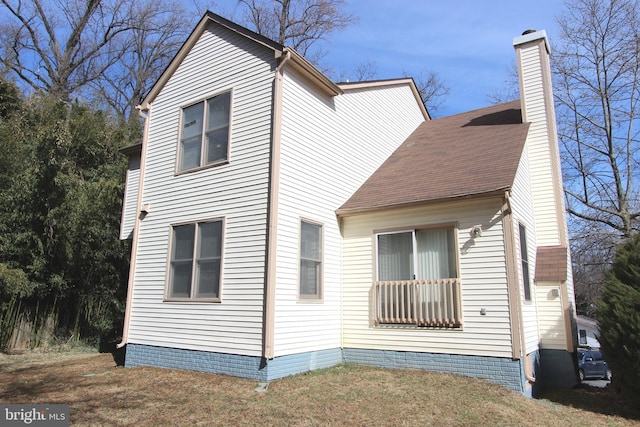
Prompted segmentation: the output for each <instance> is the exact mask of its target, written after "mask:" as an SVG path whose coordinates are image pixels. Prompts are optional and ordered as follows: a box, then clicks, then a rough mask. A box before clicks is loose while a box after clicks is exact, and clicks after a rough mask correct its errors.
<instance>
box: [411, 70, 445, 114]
mask: <svg viewBox="0 0 640 427" xmlns="http://www.w3.org/2000/svg"><path fill="white" fill-rule="evenodd" d="M405 74H406V73H405ZM413 80H414V81H415V83H416V88H417V89H418V93H420V98H422V102H423V103H424V105H425V107H427V110H429V112H430V113H432V114H433V113H436V112H438V111H439V110H440V108H441V107H442V104H443V103H444V101H445V98H446V96H447V95H449V91H450V89H449V87H448V86H447V85H446V83H445V82H444V80H442V78H441V77H440V75H439V74H438V73H436V72H435V71H433V70H422V71H420V73H419V74H418V75H417V76H414V77H413Z"/></svg>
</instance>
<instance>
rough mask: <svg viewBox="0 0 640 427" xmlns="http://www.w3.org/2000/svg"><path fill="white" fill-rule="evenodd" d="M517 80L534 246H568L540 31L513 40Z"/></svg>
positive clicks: (548, 72)
mask: <svg viewBox="0 0 640 427" xmlns="http://www.w3.org/2000/svg"><path fill="white" fill-rule="evenodd" d="M513 46H514V48H515V50H516V56H517V63H518V76H519V80H520V102H521V105H522V121H523V122H529V123H531V125H530V128H529V135H528V137H527V148H528V156H529V173H530V175H531V183H532V193H533V209H534V218H535V226H536V235H537V243H538V246H552V245H562V246H566V245H568V237H567V224H566V218H565V206H564V192H563V186H562V173H561V169H560V154H559V149H558V135H557V129H556V114H555V108H554V105H553V88H552V84H551V67H550V63H549V56H550V48H549V40H548V39H547V34H546V32H545V31H544V30H542V31H535V30H527V31H525V32H524V33H523V34H522V36H519V37H516V38H515V39H514V40H513Z"/></svg>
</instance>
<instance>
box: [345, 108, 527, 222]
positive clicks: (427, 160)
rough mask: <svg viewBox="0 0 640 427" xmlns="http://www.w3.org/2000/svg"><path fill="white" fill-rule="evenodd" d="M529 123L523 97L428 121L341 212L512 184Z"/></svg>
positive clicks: (488, 190)
mask: <svg viewBox="0 0 640 427" xmlns="http://www.w3.org/2000/svg"><path fill="white" fill-rule="evenodd" d="M528 129H529V125H528V124H523V123H522V116H521V112H520V101H513V102H509V103H506V104H500V105H494V106H491V107H487V108H482V109H479V110H474V111H469V112H466V113H461V114H457V115H454V116H450V117H445V118H441V119H436V120H431V121H427V122H424V123H422V124H421V125H420V126H418V128H417V129H416V130H415V131H414V132H413V133H412V134H411V135H410V136H409V138H407V140H406V141H405V142H404V143H402V145H401V146H400V147H398V149H397V150H396V151H395V152H394V153H393V154H392V155H391V156H390V157H389V158H388V159H387V160H386V161H385V162H384V163H383V164H382V166H380V168H379V169H378V170H377V171H376V172H374V173H373V175H371V176H370V177H369V179H368V180H367V181H366V182H365V183H364V184H363V185H362V186H361V187H360V188H359V189H358V190H357V191H356V192H355V193H354V194H353V196H351V198H350V199H349V200H347V202H346V203H345V204H344V205H342V207H341V208H339V209H338V214H348V213H350V212H357V211H365V210H371V209H378V208H386V207H394V206H402V205H408V204H415V203H421V202H427V201H435V200H441V199H449V198H455V197H465V196H473V195H479V194H486V193H492V192H496V191H502V190H506V189H509V188H511V185H512V184H513V180H514V177H515V174H516V169H517V167H518V163H519V161H520V157H521V155H522V149H523V147H524V142H525V139H526V136H527V131H528Z"/></svg>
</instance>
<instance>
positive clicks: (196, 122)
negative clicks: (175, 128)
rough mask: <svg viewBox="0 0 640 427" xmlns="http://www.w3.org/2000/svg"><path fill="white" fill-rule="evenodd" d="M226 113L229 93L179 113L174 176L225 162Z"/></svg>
mask: <svg viewBox="0 0 640 427" xmlns="http://www.w3.org/2000/svg"><path fill="white" fill-rule="evenodd" d="M230 110H231V92H225V93H222V94H220V95H217V96H214V97H212V98H209V99H206V100H204V101H200V102H198V103H197V104H193V105H190V106H188V107H185V108H183V109H182V117H181V121H180V123H181V126H180V146H179V153H178V172H183V171H187V170H190V169H196V168H200V167H204V166H207V165H212V164H218V163H224V162H226V161H227V159H228V156H229V116H230Z"/></svg>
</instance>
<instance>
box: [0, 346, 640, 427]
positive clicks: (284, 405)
mask: <svg viewBox="0 0 640 427" xmlns="http://www.w3.org/2000/svg"><path fill="white" fill-rule="evenodd" d="M257 386H258V383H257V381H254V380H246V379H239V378H233V377H227V376H222V375H213V374H203V373H196V372H188V371H179V370H170V369H157V368H133V369H125V368H116V367H115V364H114V363H113V359H112V358H111V355H109V354H28V355H11V356H10V355H0V402H2V403H49V404H53V403H65V404H69V405H70V406H71V421H72V424H73V425H89V424H91V425H100V424H102V425H136V426H138V425H147V426H158V425H243V426H252V425H255V426H257V425H260V426H264V425H295V426H320V425H322V426H333V425H335V426H344V425H358V426H364V425H366V426H371V425H376V426H402V425H406V426H414V425H447V426H457V425H503V426H506V425H514V426H516V425H517V426H524V425H531V426H538V425H546V426H553V425H558V426H565V425H567V424H583V425H590V426H592V425H622V426H625V425H638V423H637V421H634V420H633V419H625V418H621V417H617V416H611V415H602V414H597V413H593V412H590V411H587V410H584V409H576V408H572V407H569V406H563V405H560V404H555V403H551V402H549V401H539V400H533V399H527V398H525V397H523V396H521V395H519V394H518V393H515V392H512V391H510V390H507V389H505V388H503V387H499V386H496V385H494V384H491V383H489V382H486V381H482V380H476V379H470V378H464V377H457V376H453V375H444V374H435V373H429V372H423V371H405V370H384V369H375V368H367V367H360V366H358V367H356V366H350V365H345V366H338V367H335V368H331V369H328V370H323V371H318V372H313V373H308V374H303V375H297V376H294V377H288V378H284V379H281V380H278V381H274V382H272V383H271V384H270V385H269V387H268V389H267V390H266V391H264V392H261V393H257V392H255V391H254V390H255V388H256V387H257Z"/></svg>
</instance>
